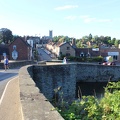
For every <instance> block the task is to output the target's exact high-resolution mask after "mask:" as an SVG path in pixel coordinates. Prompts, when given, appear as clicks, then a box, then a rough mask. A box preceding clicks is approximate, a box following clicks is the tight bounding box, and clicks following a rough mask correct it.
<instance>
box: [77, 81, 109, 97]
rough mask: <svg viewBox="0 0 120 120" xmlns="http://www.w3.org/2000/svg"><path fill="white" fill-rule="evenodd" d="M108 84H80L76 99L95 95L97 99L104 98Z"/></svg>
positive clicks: (78, 84)
mask: <svg viewBox="0 0 120 120" xmlns="http://www.w3.org/2000/svg"><path fill="white" fill-rule="evenodd" d="M106 85H107V82H78V83H77V84H76V98H79V97H80V98H81V96H88V95H93V96H95V97H97V98H102V97H103V96H104V87H106Z"/></svg>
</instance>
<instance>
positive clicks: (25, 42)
mask: <svg viewBox="0 0 120 120" xmlns="http://www.w3.org/2000/svg"><path fill="white" fill-rule="evenodd" d="M16 40H21V41H22V42H23V43H24V44H25V45H26V46H28V47H31V46H30V45H29V44H28V43H27V42H26V41H25V40H23V39H22V38H20V37H18V38H16V39H15V40H14V41H13V42H11V43H10V44H9V46H10V45H11V44H12V43H14V42H15V41H16Z"/></svg>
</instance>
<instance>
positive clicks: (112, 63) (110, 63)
mask: <svg viewBox="0 0 120 120" xmlns="http://www.w3.org/2000/svg"><path fill="white" fill-rule="evenodd" d="M102 65H116V63H115V61H113V62H103V63H102Z"/></svg>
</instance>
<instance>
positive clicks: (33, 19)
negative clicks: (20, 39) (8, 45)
mask: <svg viewBox="0 0 120 120" xmlns="http://www.w3.org/2000/svg"><path fill="white" fill-rule="evenodd" d="M119 12H120V0H0V28H8V29H10V30H11V31H12V32H13V34H16V35H21V36H23V35H39V36H44V35H45V36H48V35H49V30H52V31H53V36H59V35H64V36H69V37H75V38H82V37H83V36H85V35H89V34H90V33H91V34H92V35H93V36H95V35H98V36H101V35H103V36H111V37H112V38H114V37H115V38H117V39H120V13H119Z"/></svg>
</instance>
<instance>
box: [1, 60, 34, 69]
mask: <svg viewBox="0 0 120 120" xmlns="http://www.w3.org/2000/svg"><path fill="white" fill-rule="evenodd" d="M33 63H34V62H33V61H29V60H21V61H10V62H9V67H10V69H11V68H17V67H22V66H24V65H29V64H33ZM0 69H4V64H3V61H2V62H1V63H0Z"/></svg>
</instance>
